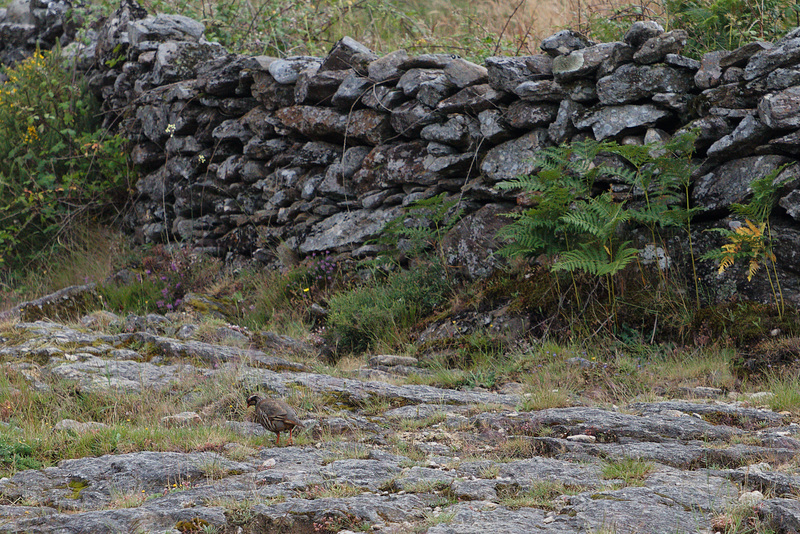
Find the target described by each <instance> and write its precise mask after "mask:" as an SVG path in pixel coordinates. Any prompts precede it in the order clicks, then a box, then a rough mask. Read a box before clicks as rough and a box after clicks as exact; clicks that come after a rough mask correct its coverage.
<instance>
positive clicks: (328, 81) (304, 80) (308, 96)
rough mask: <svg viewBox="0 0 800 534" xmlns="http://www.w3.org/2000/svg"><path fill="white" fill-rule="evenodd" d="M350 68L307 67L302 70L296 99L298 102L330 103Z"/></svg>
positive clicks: (295, 95) (295, 91) (296, 88)
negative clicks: (326, 68)
mask: <svg viewBox="0 0 800 534" xmlns="http://www.w3.org/2000/svg"><path fill="white" fill-rule="evenodd" d="M351 73H352V71H350V70H326V71H323V70H321V69H320V70H317V69H316V68H311V69H306V70H304V71H301V72H300V75H299V76H298V77H297V81H296V82H295V88H294V101H295V103H296V104H320V103H326V104H327V103H329V102H330V100H331V99H332V98H333V95H335V94H336V92H337V91H338V90H339V86H340V85H341V84H342V81H344V80H345V79H346V78H347V76H348V75H349V74H351Z"/></svg>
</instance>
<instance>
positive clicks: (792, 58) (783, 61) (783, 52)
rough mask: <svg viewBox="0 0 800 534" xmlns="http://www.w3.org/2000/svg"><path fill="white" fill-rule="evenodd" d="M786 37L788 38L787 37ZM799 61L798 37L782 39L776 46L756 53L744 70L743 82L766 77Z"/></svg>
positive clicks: (799, 45) (799, 41)
mask: <svg viewBox="0 0 800 534" xmlns="http://www.w3.org/2000/svg"><path fill="white" fill-rule="evenodd" d="M787 37H788V36H787ZM798 60H800V37H798V36H796V35H795V36H794V37H793V38H788V39H787V38H785V39H782V40H781V41H780V42H779V43H778V44H777V45H776V46H773V47H772V48H767V49H766V50H762V51H761V52H756V53H755V54H753V55H752V56H751V57H750V60H749V61H748V62H747V66H746V67H745V69H744V78H745V80H748V81H750V80H755V79H756V78H760V77H762V76H766V75H767V74H769V73H770V72H772V71H774V70H775V69H778V68H780V67H786V66H790V65H795V64H796V63H797V61H798Z"/></svg>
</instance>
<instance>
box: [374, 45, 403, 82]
mask: <svg viewBox="0 0 800 534" xmlns="http://www.w3.org/2000/svg"><path fill="white" fill-rule="evenodd" d="M407 60H408V53H406V51H405V50H396V51H394V52H392V53H390V54H387V55H385V56H383V57H380V58H378V59H376V60H374V61H371V62H370V63H369V65H368V67H367V72H368V75H369V79H370V80H371V81H373V82H375V83H382V82H386V81H389V80H399V79H400V76H402V74H403V73H402V71H401V70H400V68H399V66H400V65H401V64H402V63H403V62H405V61H407Z"/></svg>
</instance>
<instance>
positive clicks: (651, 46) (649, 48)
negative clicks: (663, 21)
mask: <svg viewBox="0 0 800 534" xmlns="http://www.w3.org/2000/svg"><path fill="white" fill-rule="evenodd" d="M688 39H689V34H688V33H686V31H685V30H672V31H669V32H666V33H660V34H658V35H656V36H654V37H651V38H650V39H648V40H647V41H645V42H644V43H643V44H642V46H641V47H640V48H639V49H638V50H636V52H634V54H633V60H634V61H635V62H636V63H639V64H643V65H650V64H653V63H659V62H662V61H664V58H666V57H667V54H680V52H681V50H683V47H684V46H686V41H687V40H688Z"/></svg>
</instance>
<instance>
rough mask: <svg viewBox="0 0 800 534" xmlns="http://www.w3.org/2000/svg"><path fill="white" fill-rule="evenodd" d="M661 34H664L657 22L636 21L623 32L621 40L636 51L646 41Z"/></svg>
mask: <svg viewBox="0 0 800 534" xmlns="http://www.w3.org/2000/svg"><path fill="white" fill-rule="evenodd" d="M662 33H664V27H663V26H661V24H659V23H658V22H656V21H654V20H638V21H636V22H634V23H633V24H632V25H631V27H630V28H629V29H628V31H627V32H625V36H624V37H623V38H622V40H623V41H624V42H626V43H627V44H629V45H631V46H632V47H633V48H636V49H637V50H638V49H639V48H640V47H641V46H642V45H643V44H644V43H645V42H647V40H648V39H652V38H653V37H657V36H659V35H661V34H662Z"/></svg>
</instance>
